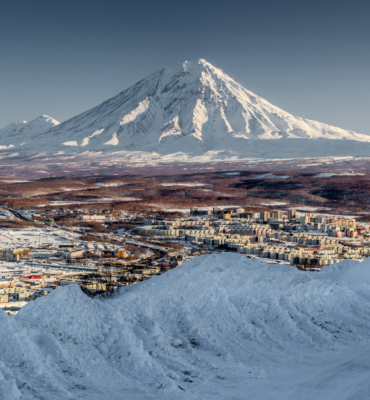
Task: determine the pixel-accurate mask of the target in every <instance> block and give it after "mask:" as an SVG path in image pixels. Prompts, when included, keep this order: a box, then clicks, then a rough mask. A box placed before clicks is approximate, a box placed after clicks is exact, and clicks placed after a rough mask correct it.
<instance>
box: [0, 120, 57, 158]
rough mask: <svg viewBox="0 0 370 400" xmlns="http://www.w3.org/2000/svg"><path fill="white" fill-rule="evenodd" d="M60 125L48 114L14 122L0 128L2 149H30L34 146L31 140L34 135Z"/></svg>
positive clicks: (0, 148)
mask: <svg viewBox="0 0 370 400" xmlns="http://www.w3.org/2000/svg"><path fill="white" fill-rule="evenodd" d="M57 125H59V122H58V121H57V120H55V119H53V118H51V117H49V116H47V115H41V116H39V117H37V118H35V119H33V120H31V121H29V122H27V121H18V122H14V123H12V124H10V125H8V126H6V127H5V128H2V129H0V150H4V149H10V148H12V149H13V150H14V149H20V148H21V149H23V148H24V149H26V151H28V149H29V148H30V147H32V143H31V142H30V140H31V137H32V136H33V135H38V134H40V133H44V132H46V131H48V130H49V129H50V128H53V127H54V126H57Z"/></svg>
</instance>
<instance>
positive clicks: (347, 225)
mask: <svg viewBox="0 0 370 400" xmlns="http://www.w3.org/2000/svg"><path fill="white" fill-rule="evenodd" d="M211 215H212V217H210V216H211ZM137 230H138V231H139V232H145V233H149V234H152V235H154V236H164V237H169V238H176V239H185V240H186V241H187V242H188V243H191V244H193V245H198V246H199V245H206V246H209V247H212V248H221V249H228V250H231V251H237V252H239V253H242V254H247V255H250V256H254V257H259V258H267V259H271V260H275V262H282V263H289V264H295V265H299V266H300V267H302V268H310V269H316V268H322V267H323V266H325V265H329V264H333V263H336V262H339V261H340V260H343V259H355V260H363V259H364V258H366V257H368V256H369V255H370V249H369V247H368V245H367V243H366V242H364V241H362V242H359V241H357V242H356V243H355V244H353V243H351V241H350V240H351V239H355V238H357V239H363V238H367V237H368V235H369V234H370V232H369V231H370V227H369V225H367V224H362V225H359V224H356V220H355V219H353V218H344V217H336V216H321V215H315V214H306V215H303V216H298V213H297V212H296V210H288V211H287V212H284V211H281V210H275V211H273V212H268V211H263V212H260V213H255V212H250V213H249V212H246V211H245V210H244V209H242V208H239V209H237V210H235V211H234V210H220V208H217V207H214V208H213V211H211V210H205V211H204V214H202V210H199V209H197V208H196V207H193V208H192V209H191V217H190V218H180V219H177V220H148V219H147V220H144V221H143V226H141V227H138V228H137ZM277 260H278V261H277Z"/></svg>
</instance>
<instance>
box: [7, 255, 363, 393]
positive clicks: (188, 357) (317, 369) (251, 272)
mask: <svg viewBox="0 0 370 400" xmlns="http://www.w3.org/2000/svg"><path fill="white" fill-rule="evenodd" d="M369 289H370V262H369V261H364V262H363V263H357V262H353V261H351V262H342V263H341V264H338V265H334V266H331V267H327V268H325V269H324V270H323V271H322V272H319V273H315V272H301V271H298V270H297V269H295V268H293V267H290V266H282V265H267V264H265V263H261V262H260V261H256V260H252V259H248V258H245V257H242V256H240V255H237V254H231V253H225V254H221V255H220V254H219V255H216V254H214V255H210V256H202V257H198V258H194V259H192V260H190V261H188V262H186V263H184V264H183V265H182V266H180V267H178V268H176V269H174V270H172V271H170V272H168V273H166V274H164V275H162V276H160V277H154V278H152V279H151V280H149V281H146V282H143V283H139V284H136V285H133V286H129V287H127V288H125V289H124V290H122V291H121V292H120V293H119V294H118V295H117V296H116V297H114V298H111V299H106V300H102V299H90V298H88V297H86V296H85V295H84V294H83V293H82V292H81V290H80V288H79V287H78V286H77V285H70V286H67V287H62V288H59V289H57V290H55V291H54V292H53V293H52V294H51V295H49V296H48V297H47V298H41V299H38V300H36V301H34V302H30V303H29V304H28V305H27V306H25V307H24V308H23V309H22V310H21V311H20V312H19V313H18V314H17V315H16V316H13V317H11V316H7V315H6V314H5V313H4V312H2V311H0V338H1V339H0V346H1V347H0V399H6V400H15V399H19V398H20V396H21V395H22V397H21V399H22V400H28V399H48V400H53V399H77V398H78V399H96V400H98V399H99V400H101V399H117V400H118V399H125V398H127V399H240V400H242V399H253V400H255V399H261V400H262V399H263V400H267V399H271V400H272V399H284V400H286V399H292V400H293V399H295V400H296V399H300V400H306V399H307V400H312V399H323V400H324V399H325V400H331V399H333V400H334V399H335V400H341V399H343V400H344V399H367V398H368V395H369V393H370V380H369V379H368V378H369V369H370V357H369V355H370V290H369Z"/></svg>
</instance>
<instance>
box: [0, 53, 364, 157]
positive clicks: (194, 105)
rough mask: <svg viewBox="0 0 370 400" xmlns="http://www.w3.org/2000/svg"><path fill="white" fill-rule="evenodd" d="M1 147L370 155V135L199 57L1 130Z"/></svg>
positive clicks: (231, 154) (196, 153)
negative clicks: (290, 107)
mask: <svg viewBox="0 0 370 400" xmlns="http://www.w3.org/2000/svg"><path fill="white" fill-rule="evenodd" d="M4 129H5V128H4ZM307 141H308V142H310V143H309V144H308V143H307ZM363 142H366V143H363ZM0 150H2V151H3V152H9V151H11V152H13V153H14V152H18V153H20V154H24V155H30V154H40V153H41V154H42V153H47V154H64V153H86V152H103V153H107V154H110V153H116V154H117V152H125V153H127V152H129V153H137V152H140V153H142V152H144V156H145V154H146V155H147V156H148V157H149V156H150V154H158V155H162V156H165V155H166V156H168V155H173V159H174V160H176V158H177V159H178V157H179V156H181V155H186V156H189V157H195V156H199V155H204V156H205V158H204V159H203V160H201V161H206V160H207V159H229V158H230V157H238V158H245V157H257V158H259V157H267V158H269V157H273V158H276V156H277V152H278V153H280V152H281V151H283V152H284V154H286V155H285V157H286V156H288V157H290V158H293V157H302V156H303V157H306V156H320V155H322V153H323V152H324V154H323V155H324V156H328V155H331V156H335V155H357V154H359V153H360V154H363V153H364V154H367V153H369V154H370V136H367V135H363V134H358V133H355V132H352V131H348V130H344V129H340V128H336V127H333V126H330V125H327V124H323V123H320V122H316V121H311V120H308V119H303V118H300V117H294V116H293V115H291V114H289V113H287V112H285V111H283V110H281V109H280V108H278V107H275V106H274V105H272V104H270V103H269V102H267V101H266V100H264V99H262V98H261V97H259V96H257V95H256V94H254V93H252V92H250V91H249V90H247V89H244V88H243V87H242V86H240V85H239V84H238V83H236V82H235V81H234V80H233V79H231V78H230V77H229V76H228V75H226V74H225V73H223V72H222V71H221V70H220V69H218V68H215V67H214V66H212V65H211V64H210V63H208V62H206V61H205V60H202V59H201V60H199V61H197V62H188V61H186V62H184V63H183V64H180V65H178V66H177V67H176V68H173V69H171V68H163V69H162V70H160V71H158V72H156V73H153V74H152V75H150V76H148V77H147V78H145V79H143V80H141V81H140V82H138V83H137V84H135V85H134V86H132V87H131V88H129V89H126V90H124V91H123V92H121V93H119V94H118V95H117V96H115V97H113V98H111V99H109V100H107V101H105V102H104V103H102V104H100V105H98V106H97V107H94V108H92V109H91V110H88V111H86V112H84V113H82V114H80V115H77V116H76V117H73V118H71V119H69V120H67V121H65V122H63V123H61V124H54V125H53V126H50V127H49V129H47V130H45V129H43V128H40V129H39V130H35V129H28V130H24V131H22V133H20V134H19V136H18V134H17V132H14V133H12V134H8V133H7V131H6V129H5V131H4V130H0ZM138 156H139V155H138ZM140 156H143V154H140Z"/></svg>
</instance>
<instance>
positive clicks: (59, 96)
mask: <svg viewBox="0 0 370 400" xmlns="http://www.w3.org/2000/svg"><path fill="white" fill-rule="evenodd" d="M369 21H370V2H369V1H367V2H366V1H357V0H352V1H342V0H330V1H329V0H321V1H318V0H305V1H300V0H294V1H287V0H268V1H266V0H253V1H249V0H222V1H220V0H212V1H211V0H209V1H208V0H196V1H194V0H183V1H177V0H171V1H170V0H157V1H154V0H150V1H148V0H136V1H118V0H115V1H111V0H104V1H96V0H73V1H71V0H63V1H50V0H48V1H46V0H32V1H29V0H11V1H10V0H9V1H2V2H0V83H1V84H0V127H3V126H5V125H7V124H8V123H10V122H14V121H17V120H20V119H25V120H30V119H32V118H35V117H37V116H38V115H41V114H47V115H50V116H51V117H53V118H55V119H57V120H59V121H64V120H66V119H68V118H70V117H73V116H74V115H76V114H78V113H80V112H83V111H85V110H87V109H89V108H91V107H93V106H95V105H98V104H99V103H101V102H102V101H104V100H106V99H108V98H109V97H112V96H114V95H116V94H117V93H119V92H120V91H122V90H123V89H125V88H127V87H129V86H131V85H132V84H134V83H136V82H137V81H139V80H140V79H142V78H144V77H146V76H147V75H149V74H150V73H152V72H154V71H156V70H158V69H160V68H162V67H164V66H174V65H177V64H178V63H180V62H183V61H185V60H189V61H190V60H196V59H198V58H205V59H206V60H207V61H209V62H211V63H212V64H213V65H215V66H216V67H219V68H221V69H222V70H223V71H224V72H226V73H227V74H228V75H230V76H231V77H232V78H234V79H235V80H236V81H237V82H239V83H240V84H242V85H243V86H244V87H246V88H247V89H249V90H251V91H253V92H255V93H256V94H258V95H259V96H262V97H264V98H265V99H266V100H268V101H270V102H271V103H273V104H275V105H277V106H279V107H281V108H282V109H284V110H286V111H288V112H290V113H292V114H294V115H297V116H301V117H305V118H310V119H314V120H318V121H320V122H326V123H329V124H332V125H336V126H340V127H342V128H345V129H352V130H354V131H357V132H360V133H366V134H370V113H369V106H370V23H369Z"/></svg>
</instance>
